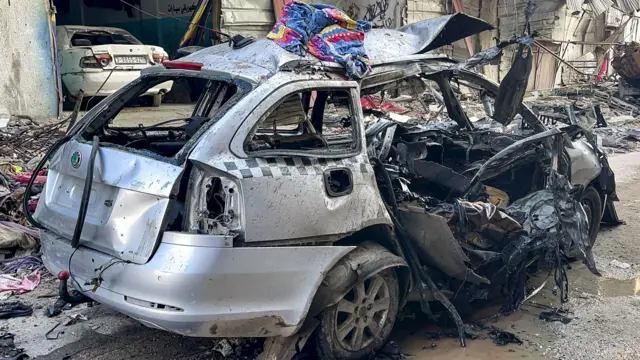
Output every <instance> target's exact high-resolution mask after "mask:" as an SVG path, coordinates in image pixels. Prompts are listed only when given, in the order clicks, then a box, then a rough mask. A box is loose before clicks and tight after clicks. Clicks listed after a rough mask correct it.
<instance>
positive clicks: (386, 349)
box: [372, 340, 410, 360]
mask: <svg viewBox="0 0 640 360" xmlns="http://www.w3.org/2000/svg"><path fill="white" fill-rule="evenodd" d="M408 358H410V356H406V355H405V354H403V353H402V349H400V345H398V343H396V342H395V341H393V340H392V341H389V342H388V343H386V344H385V345H384V346H383V347H382V349H380V351H378V352H377V353H376V354H375V355H374V356H373V358H372V359H373V360H405V359H408Z"/></svg>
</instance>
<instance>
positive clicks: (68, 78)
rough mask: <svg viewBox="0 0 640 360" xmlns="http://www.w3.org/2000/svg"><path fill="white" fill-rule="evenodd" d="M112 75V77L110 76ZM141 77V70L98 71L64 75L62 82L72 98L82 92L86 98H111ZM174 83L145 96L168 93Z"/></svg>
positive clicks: (150, 90) (154, 89)
mask: <svg viewBox="0 0 640 360" xmlns="http://www.w3.org/2000/svg"><path fill="white" fill-rule="evenodd" d="M110 74H111V76H109V75H110ZM139 76H140V71H139V70H113V71H108V70H97V71H87V72H81V73H72V74H63V75H62V81H63V82H64V86H66V88H67V90H68V91H69V94H71V96H74V97H75V96H78V94H79V93H80V90H82V91H83V93H84V96H100V97H102V96H109V95H111V94H113V93H114V92H116V91H118V90H119V89H120V88H122V87H123V86H125V85H127V84H128V83H130V82H132V81H133V80H135V79H137V78H138V77H139ZM172 86H173V81H166V82H163V83H161V84H158V85H156V86H154V87H153V88H151V89H149V91H147V92H146V93H145V94H144V95H156V94H158V93H160V92H163V93H167V92H169V91H170V90H171V87H172Z"/></svg>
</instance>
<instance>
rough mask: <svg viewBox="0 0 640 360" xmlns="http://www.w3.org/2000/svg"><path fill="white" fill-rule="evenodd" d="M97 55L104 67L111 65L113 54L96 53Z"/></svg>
mask: <svg viewBox="0 0 640 360" xmlns="http://www.w3.org/2000/svg"><path fill="white" fill-rule="evenodd" d="M95 57H96V60H98V62H99V63H100V66H102V67H105V66H109V64H110V63H111V55H109V54H96V55H95Z"/></svg>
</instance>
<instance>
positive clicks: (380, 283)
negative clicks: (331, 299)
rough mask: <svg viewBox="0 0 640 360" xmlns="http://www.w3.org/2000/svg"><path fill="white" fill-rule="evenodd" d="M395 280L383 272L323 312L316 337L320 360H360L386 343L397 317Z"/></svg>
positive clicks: (386, 271)
mask: <svg viewBox="0 0 640 360" xmlns="http://www.w3.org/2000/svg"><path fill="white" fill-rule="evenodd" d="M398 299H399V286H398V278H397V276H396V273H395V271H393V269H387V270H383V271H381V272H379V273H377V274H375V275H373V276H371V277H370V278H368V279H366V280H364V281H360V282H359V283H357V284H356V285H355V286H354V287H353V289H351V291H349V292H348V293H347V294H346V295H345V296H344V297H343V298H342V299H341V300H340V301H339V302H338V303H337V304H335V305H333V306H331V307H329V308H327V309H325V311H324V313H323V314H322V316H321V321H320V325H319V327H318V331H317V335H316V337H317V338H316V347H317V351H318V356H319V359H321V360H329V359H344V360H346V359H348V360H351V359H362V358H366V357H367V356H369V355H371V354H373V353H374V352H376V351H377V350H379V349H380V348H381V347H382V346H383V345H384V344H385V343H386V342H387V340H388V338H389V335H390V334H391V330H392V329H393V325H394V324H395V321H396V316H397V315H398V306H399V301H398Z"/></svg>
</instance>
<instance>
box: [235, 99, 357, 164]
mask: <svg viewBox="0 0 640 360" xmlns="http://www.w3.org/2000/svg"><path fill="white" fill-rule="evenodd" d="M357 126H358V124H357V123H356V122H355V116H354V111H353V104H352V102H351V94H350V93H349V91H347V90H330V89H322V90H313V89H309V90H305V91H302V92H296V93H293V94H290V95H288V96H287V97H285V98H284V99H283V100H281V101H280V102H279V103H278V104H277V105H276V106H275V107H273V108H272V110H271V111H269V112H267V113H266V114H265V115H264V116H263V117H262V119H261V120H260V122H259V123H258V126H257V128H256V130H255V131H254V132H253V133H252V135H250V138H248V139H247V141H245V145H244V148H245V151H246V152H247V153H250V152H256V151H265V150H267V151H268V150H327V151H330V152H334V151H354V150H356V149H357V145H358V138H357V136H356V134H357V132H356V131H357Z"/></svg>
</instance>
